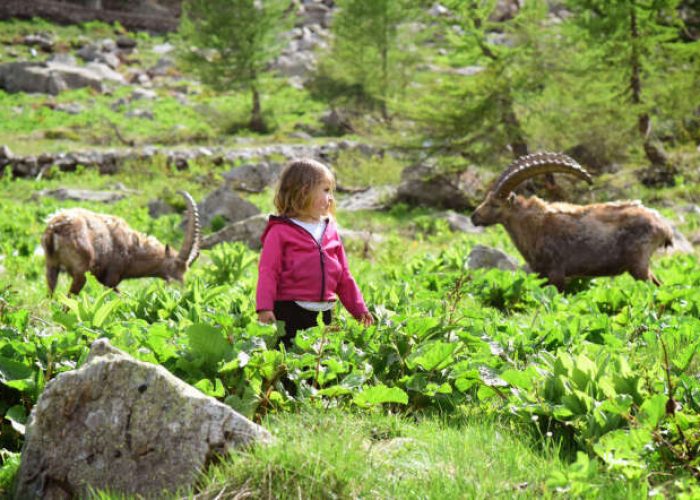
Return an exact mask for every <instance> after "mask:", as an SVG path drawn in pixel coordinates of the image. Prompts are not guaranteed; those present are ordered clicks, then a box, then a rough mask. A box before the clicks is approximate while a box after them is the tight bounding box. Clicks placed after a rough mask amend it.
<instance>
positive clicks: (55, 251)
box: [41, 191, 199, 294]
mask: <svg viewBox="0 0 700 500" xmlns="http://www.w3.org/2000/svg"><path fill="white" fill-rule="evenodd" d="M180 193H181V194H182V195H183V196H184V197H185V200H186V202H187V215H188V220H187V227H186V230H185V238H184V241H183V243H182V248H181V249H180V252H179V253H176V252H175V251H173V249H172V248H170V246H167V245H166V246H163V244H162V243H160V242H159V241H158V240H156V239H155V238H154V237H152V236H147V235H145V234H143V233H139V232H137V231H134V230H133V229H131V228H130V227H129V226H128V225H127V223H126V221H124V220H123V219H121V218H119V217H114V216H111V215H105V214H99V213H95V212H91V211H90V210H85V209H82V208H71V209H67V210H61V211H60V212H57V213H56V214H54V215H52V216H51V217H49V219H48V222H47V227H46V230H45V231H44V235H43V237H42V239H41V245H42V247H44V254H45V255H46V281H47V284H48V287H49V293H51V294H53V291H54V289H55V288H56V281H57V280H58V273H59V271H60V270H64V271H66V272H67V273H68V274H70V275H71V277H72V278H73V283H72V284H71V287H70V290H69V293H72V294H77V293H79V292H80V290H82V288H83V286H84V285H85V273H86V272H88V271H89V272H91V273H92V274H93V275H95V277H96V278H97V281H99V282H100V283H102V284H103V285H105V286H108V287H112V288H115V289H116V287H117V285H118V284H119V283H120V282H121V281H122V280H124V279H127V278H141V277H145V276H153V277H158V278H163V279H165V280H171V279H174V280H178V281H182V280H183V276H184V274H185V271H187V269H188V268H189V266H190V264H192V262H193V261H194V260H195V259H196V258H197V256H198V255H199V213H198V212H197V204H196V203H195V202H194V200H193V199H192V196H190V195H189V193H186V192H184V191H180Z"/></svg>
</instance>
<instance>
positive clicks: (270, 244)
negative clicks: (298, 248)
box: [255, 228, 282, 312]
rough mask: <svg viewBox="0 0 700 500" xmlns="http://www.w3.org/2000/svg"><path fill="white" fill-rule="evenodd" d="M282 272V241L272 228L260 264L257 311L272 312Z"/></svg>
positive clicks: (256, 300) (256, 299)
mask: <svg viewBox="0 0 700 500" xmlns="http://www.w3.org/2000/svg"><path fill="white" fill-rule="evenodd" d="M281 270H282V240H281V237H280V232H279V231H276V230H275V228H271V229H270V231H269V232H268V233H267V235H266V237H265V241H264V242H263V246H262V250H261V252H260V262H259V264H258V288H257V292H256V294H255V302H256V304H255V311H256V312H260V311H272V310H273V309H274V306H275V297H276V295H277V281H278V279H279V276H280V272H281Z"/></svg>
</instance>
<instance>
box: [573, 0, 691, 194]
mask: <svg viewBox="0 0 700 500" xmlns="http://www.w3.org/2000/svg"><path fill="white" fill-rule="evenodd" d="M678 3H679V2H678V0H609V1H600V0H569V1H568V2H567V6H568V7H569V8H570V9H571V12H572V13H573V16H572V17H571V18H570V19H569V21H568V22H567V23H566V25H565V28H566V30H567V31H566V33H567V34H568V36H569V37H573V38H576V39H578V40H580V41H585V45H580V46H581V48H582V50H585V51H587V52H589V54H595V57H591V56H590V55H589V57H581V58H579V59H578V60H577V61H576V63H577V64H579V67H578V68H576V72H577V74H578V75H582V76H584V78H583V79H581V80H580V82H579V85H581V86H582V85H585V82H587V81H590V80H605V81H609V82H615V85H616V86H617V88H616V97H615V98H614V99H613V100H612V101H611V102H610V106H611V107H621V108H627V109H628V110H629V112H630V113H629V115H630V119H631V120H633V121H634V125H632V124H631V123H630V124H629V126H630V127H634V128H635V129H636V132H637V135H638V137H639V141H640V142H641V146H642V149H643V151H644V153H645V155H646V157H647V160H648V161H649V162H650V164H651V166H652V168H653V170H654V171H655V172H657V173H660V174H661V178H660V180H661V181H663V182H666V183H671V182H672V181H673V175H674V173H675V168H674V167H673V166H672V165H670V162H669V159H668V156H667V154H666V152H665V151H664V148H663V145H662V143H661V141H660V140H659V138H658V136H657V135H656V134H655V133H654V129H653V127H652V122H653V118H654V117H655V116H658V117H659V118H660V119H662V120H664V121H666V122H673V121H677V120H679V119H680V117H681V116H688V112H689V111H690V110H689V109H688V104H687V103H686V104H683V103H682V102H679V101H677V98H678V97H679V96H688V95H692V94H693V90H692V85H693V84H694V83H697V71H698V62H697V60H698V53H699V52H698V49H699V48H700V44H698V43H697V42H693V43H688V42H687V41H686V40H683V36H684V27H683V25H682V22H681V21H680V20H679V18H678V10H677V8H678ZM582 63H584V65H581V64H582ZM671 102H674V104H673V105H671V106H669V105H668V104H670V103H671Z"/></svg>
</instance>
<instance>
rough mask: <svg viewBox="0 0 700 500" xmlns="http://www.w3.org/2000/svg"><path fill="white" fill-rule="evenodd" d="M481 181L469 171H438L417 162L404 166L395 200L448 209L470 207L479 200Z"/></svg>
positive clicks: (480, 196) (468, 208)
mask: <svg viewBox="0 0 700 500" xmlns="http://www.w3.org/2000/svg"><path fill="white" fill-rule="evenodd" d="M482 192H483V186H482V183H481V181H480V179H479V177H478V176H477V174H476V173H474V172H473V171H471V170H465V171H463V172H440V171H438V170H437V169H436V168H435V167H433V166H431V165H426V164H417V165H414V166H411V167H408V168H406V169H404V171H403V172H402V174H401V184H400V185H399V188H398V192H397V195H396V201H399V202H405V203H408V204H410V205H423V206H429V207H436V208H449V209H452V210H472V209H474V208H475V207H476V206H477V205H478V204H479V201H480V200H481V198H482V197H483V196H482Z"/></svg>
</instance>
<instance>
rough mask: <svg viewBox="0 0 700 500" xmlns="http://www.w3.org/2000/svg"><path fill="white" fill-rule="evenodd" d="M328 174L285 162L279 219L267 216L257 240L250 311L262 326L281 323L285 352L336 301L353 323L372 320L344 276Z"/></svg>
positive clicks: (310, 163) (313, 164)
mask: <svg viewBox="0 0 700 500" xmlns="http://www.w3.org/2000/svg"><path fill="white" fill-rule="evenodd" d="M334 188H335V179H334V178H333V174H332V173H331V172H330V170H329V169H328V168H327V167H326V166H325V165H323V164H322V163H319V162H317V161H315V160H312V159H300V160H295V161H293V162H291V163H290V164H289V165H287V167H286V168H285V169H284V171H283V172H282V175H281V177H280V182H279V187H278V189H277V194H276V195H275V207H276V208H277V213H278V214H279V215H277V216H275V215H271V216H270V220H269V222H268V224H267V227H266V228H265V232H264V233H263V235H262V244H263V247H262V253H261V254H260V265H259V274H258V290H257V305H256V311H257V313H258V319H259V320H260V321H261V322H263V323H273V322H274V321H276V320H279V321H284V323H285V331H286V335H285V337H284V338H283V339H282V340H283V342H284V344H285V346H286V347H291V346H292V343H293V342H294V336H295V335H296V332H297V331H298V330H302V329H305V328H311V327H314V326H316V325H317V318H318V315H319V314H322V315H323V322H324V324H326V325H327V324H329V323H330V320H331V310H332V309H333V306H334V305H335V300H336V297H337V298H339V299H340V302H342V304H343V305H344V306H345V308H346V309H347V310H348V311H349V312H350V314H352V315H353V316H354V317H355V318H356V319H357V320H358V321H360V322H362V323H363V324H364V325H370V324H372V316H371V315H370V314H369V311H368V310H367V306H366V305H365V302H364V300H363V298H362V294H361V293H360V290H359V288H358V287H357V283H355V280H354V279H353V277H352V275H351V274H350V270H349V269H348V262H347V259H346V258H345V250H344V249H343V244H342V243H341V241H340V238H339V237H338V228H337V226H336V224H335V222H334V220H333V218H332V217H331V216H332V215H333V214H334V213H335V202H334V200H333V189H334Z"/></svg>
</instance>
